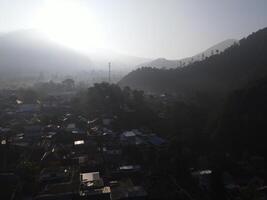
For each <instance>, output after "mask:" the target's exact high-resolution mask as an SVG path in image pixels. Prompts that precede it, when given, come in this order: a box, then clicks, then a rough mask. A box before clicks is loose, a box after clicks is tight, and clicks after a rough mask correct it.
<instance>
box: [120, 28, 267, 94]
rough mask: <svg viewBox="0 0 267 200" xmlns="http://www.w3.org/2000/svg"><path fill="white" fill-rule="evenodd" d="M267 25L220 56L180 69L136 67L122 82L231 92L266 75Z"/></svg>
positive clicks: (144, 87)
mask: <svg viewBox="0 0 267 200" xmlns="http://www.w3.org/2000/svg"><path fill="white" fill-rule="evenodd" d="M266 54H267V28H264V29H262V30H259V31H257V32H256V33H253V34H251V35H250V36H248V37H247V38H244V39H242V40H240V42H239V44H236V45H234V46H232V47H230V48H228V49H227V50H226V51H224V52H222V53H220V54H219V55H214V56H211V57H209V58H207V59H205V60H204V61H199V62H196V63H193V64H191V65H189V66H187V67H184V68H177V69H169V70H166V69H156V68H151V67H148V68H141V69H137V70H135V71H133V72H131V73H130V74H128V75H127V76H125V77H124V78H123V79H122V80H121V81H120V82H119V85H120V86H122V87H123V86H130V87H131V88H135V89H141V90H144V91H148V92H155V93H162V92H176V93H182V94H186V93H192V92H211V91H217V92H221V91H229V90H234V89H237V88H239V87H240V86H243V85H244V84H247V83H248V82H250V81H252V80H255V79H259V78H261V77H263V76H265V75H266V74H267V57H266Z"/></svg>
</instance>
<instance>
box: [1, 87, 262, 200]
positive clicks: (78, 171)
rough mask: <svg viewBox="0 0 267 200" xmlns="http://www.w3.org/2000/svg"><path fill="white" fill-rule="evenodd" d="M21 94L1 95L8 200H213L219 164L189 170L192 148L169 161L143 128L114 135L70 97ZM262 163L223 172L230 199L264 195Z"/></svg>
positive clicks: (107, 120)
mask: <svg viewBox="0 0 267 200" xmlns="http://www.w3.org/2000/svg"><path fill="white" fill-rule="evenodd" d="M16 94H17V92H16V91H15V90H2V91H1V94H0V101H1V102H0V104H1V115H0V121H1V124H0V127H1V128H0V141H1V144H0V150H1V152H0V153H1V165H0V169H1V171H0V184H1V188H3V190H2V191H3V192H2V193H3V194H2V195H4V196H3V198H4V199H34V200H46V199H48V200H50V199H51V200H52V199H59V200H60V199H62V200H63V199H64V200H67V199H88V200H90V199H101V200H102V199H103V200H104V199H112V200H117V199H164V198H165V197H166V196H168V198H169V199H174V198H176V197H179V198H180V199H196V197H197V196H201V197H203V198H207V199H209V198H210V196H211V193H212V192H211V191H212V189H213V188H212V187H214V186H213V184H214V180H213V179H212V177H211V176H212V174H213V171H212V168H211V166H212V163H211V162H212V159H214V158H208V157H207V156H198V157H197V158H196V159H194V161H193V162H191V163H192V165H191V167H190V168H189V166H188V165H185V164H184V163H186V158H187V157H190V158H192V157H196V156H194V155H193V154H192V153H191V152H190V150H189V149H182V153H181V154H178V153H177V154H178V155H181V157H178V158H177V157H170V158H169V157H168V156H170V149H171V148H173V147H171V144H170V142H169V141H168V140H167V139H164V138H162V137H161V136H159V135H158V134H157V133H154V132H152V131H151V130H149V129H145V128H143V127H142V128H139V127H136V129H130V130H123V131H119V132H118V131H114V130H113V129H112V128H111V127H112V126H111V124H112V123H114V122H115V121H116V120H117V119H116V116H112V115H109V114H108V113H107V114H104V115H100V116H98V117H95V116H94V118H86V117H85V116H83V115H79V114H77V112H75V110H74V109H73V108H72V106H71V103H70V102H71V99H72V97H73V94H71V93H62V94H60V95H53V96H48V97H47V98H46V99H43V100H42V102H40V101H36V103H24V102H22V101H21V100H20V99H18V98H17V96H16ZM160 98H164V99H166V98H167V97H166V96H163V97H160ZM174 153H175V152H174ZM224 159H225V160H224V163H223V164H225V165H227V164H229V163H231V158H230V156H228V157H227V155H226V157H224ZM227 159H229V160H227ZM177 160H178V161H177ZM177 163H178V165H177ZM181 163H182V164H181ZM264 163H265V161H264V158H262V157H260V156H254V157H250V158H249V161H248V162H245V161H242V162H241V161H238V162H236V163H234V166H236V168H234V169H235V170H236V169H238V170H239V171H236V172H235V177H234V176H233V175H231V174H230V173H229V172H227V171H224V172H223V174H222V177H223V178H222V180H223V182H222V183H221V184H224V185H225V188H226V189H227V194H228V195H229V196H230V197H231V199H234V197H236V196H239V195H240V188H241V187H243V186H246V187H247V186H250V185H251V187H252V188H255V189H257V190H258V191H259V192H260V194H265V191H266V187H263V186H262V185H263V184H264V177H265V176H266V170H265V168H264V166H265V165H264ZM231 165H233V164H231ZM171 170H174V172H173V171H171ZM231 170H232V169H230V168H229V171H231ZM170 174H174V175H170ZM175 174H176V175H175ZM177 177H178V178H177ZM238 177H239V178H238ZM259 177H261V178H259ZM177 180H178V181H177ZM215 180H216V179H215ZM181 183H182V184H183V183H188V187H186V189H185V188H183V187H182V186H181ZM185 185H186V184H185Z"/></svg>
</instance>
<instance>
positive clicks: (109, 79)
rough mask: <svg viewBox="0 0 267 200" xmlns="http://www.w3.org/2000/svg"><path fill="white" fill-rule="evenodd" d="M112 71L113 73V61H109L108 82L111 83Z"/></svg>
mask: <svg viewBox="0 0 267 200" xmlns="http://www.w3.org/2000/svg"><path fill="white" fill-rule="evenodd" d="M110 73H111V63H110V62H109V63H108V82H109V83H110V81H111V78H110Z"/></svg>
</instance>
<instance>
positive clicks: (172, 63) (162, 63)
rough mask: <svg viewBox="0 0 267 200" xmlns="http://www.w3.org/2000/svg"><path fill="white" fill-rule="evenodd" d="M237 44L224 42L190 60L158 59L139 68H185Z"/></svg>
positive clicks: (233, 40) (236, 41)
mask: <svg viewBox="0 0 267 200" xmlns="http://www.w3.org/2000/svg"><path fill="white" fill-rule="evenodd" d="M235 43H238V40H236V39H228V40H225V41H223V42H220V43H218V44H216V45H214V46H212V47H210V48H208V49H207V50H205V51H203V52H201V53H199V54H197V55H195V56H192V57H188V58H183V59H180V60H168V59H165V58H158V59H155V60H152V61H150V62H146V63H142V64H139V65H138V66H137V68H138V67H155V68H166V69H170V68H176V67H184V66H187V65H189V64H191V63H193V62H196V61H201V60H204V59H205V58H207V57H210V56H212V55H215V54H219V53H221V52H223V51H224V50H225V49H227V48H229V47H231V46H232V45H234V44H235Z"/></svg>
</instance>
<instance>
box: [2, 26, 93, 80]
mask: <svg viewBox="0 0 267 200" xmlns="http://www.w3.org/2000/svg"><path fill="white" fill-rule="evenodd" d="M90 65H91V62H90V60H89V59H88V58H87V57H86V56H83V55H81V54H79V53H77V52H75V51H73V50H70V49H67V48H65V47H63V46H60V45H58V44H56V43H54V42H52V41H50V40H49V39H47V38H45V37H44V36H42V35H41V34H40V33H38V32H35V31H31V30H27V31H25V30H23V31H16V32H11V33H7V34H2V35H1V36H0V73H1V75H2V76H3V75H5V76H6V75H10V76H13V75H17V76H19V75H34V74H37V73H40V72H50V73H63V74H65V73H71V72H73V71H77V70H86V69H89V68H90Z"/></svg>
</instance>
